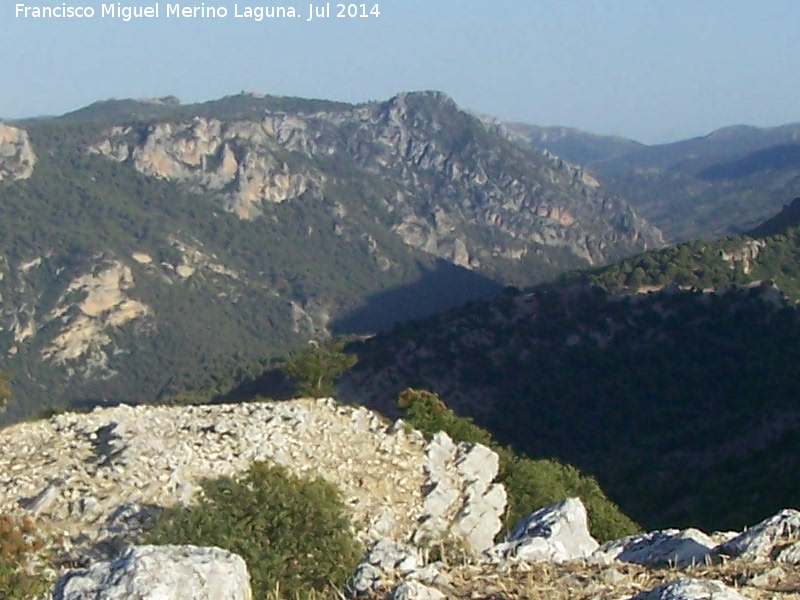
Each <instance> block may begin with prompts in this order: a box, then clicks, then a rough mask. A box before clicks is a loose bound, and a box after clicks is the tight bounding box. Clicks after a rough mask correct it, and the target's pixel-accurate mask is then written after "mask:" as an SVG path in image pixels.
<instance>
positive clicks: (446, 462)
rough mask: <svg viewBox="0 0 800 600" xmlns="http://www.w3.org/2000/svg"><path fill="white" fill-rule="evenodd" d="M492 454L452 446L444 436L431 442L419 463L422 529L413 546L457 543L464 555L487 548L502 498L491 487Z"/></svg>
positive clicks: (499, 491) (496, 462)
mask: <svg viewBox="0 0 800 600" xmlns="http://www.w3.org/2000/svg"><path fill="white" fill-rule="evenodd" d="M498 465H499V458H498V456H497V453H496V452H494V451H493V450H491V449H490V448H487V447H486V446H484V445H482V444H467V443H460V444H458V445H456V444H454V443H453V440H452V439H450V436H448V435H447V434H446V433H444V432H439V433H437V434H436V435H434V436H433V439H432V440H431V442H430V444H428V448H427V452H426V460H425V465H424V468H425V472H426V474H427V478H426V481H425V487H424V490H423V494H424V500H423V507H422V518H421V522H422V526H421V527H420V529H419V530H418V531H417V532H416V534H415V536H414V541H415V542H417V543H423V542H426V541H427V542H430V541H436V540H439V539H442V538H444V537H447V535H448V534H449V535H450V536H451V537H454V538H457V539H460V540H462V541H463V542H464V545H465V546H466V548H467V549H468V550H471V551H474V552H482V551H484V550H486V549H488V548H490V547H491V546H492V544H493V543H494V538H495V536H496V535H497V534H498V532H499V531H500V530H501V529H502V526H503V523H502V520H501V518H502V516H503V512H504V510H505V506H506V492H505V488H503V486H502V485H500V484H493V483H492V482H493V481H494V478H495V477H496V476H497V470H498Z"/></svg>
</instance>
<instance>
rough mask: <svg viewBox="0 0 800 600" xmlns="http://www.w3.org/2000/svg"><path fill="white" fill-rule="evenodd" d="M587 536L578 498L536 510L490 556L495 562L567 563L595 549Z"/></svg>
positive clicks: (583, 508) (584, 512)
mask: <svg viewBox="0 0 800 600" xmlns="http://www.w3.org/2000/svg"><path fill="white" fill-rule="evenodd" d="M597 546H598V544H597V541H595V539H594V538H593V537H592V536H591V535H590V534H589V527H588V524H587V517H586V508H585V507H584V506H583V502H581V501H580V499H579V498H568V499H566V500H564V501H563V502H559V503H557V504H552V505H550V506H546V507H544V508H541V509H539V510H537V511H536V512H534V513H532V514H530V515H528V516H527V517H525V518H524V519H523V520H522V521H520V522H519V523H518V524H517V525H516V526H515V527H514V529H513V530H512V531H511V534H510V535H509V536H508V540H506V541H505V542H502V543H500V544H497V545H496V546H495V547H494V548H492V549H491V551H490V552H489V556H490V558H492V559H493V560H495V561H498V562H500V561H504V560H511V561H519V562H540V561H550V562H555V563H561V562H566V561H569V560H575V559H580V558H587V557H588V556H589V555H591V554H592V552H594V551H595V550H596V549H597Z"/></svg>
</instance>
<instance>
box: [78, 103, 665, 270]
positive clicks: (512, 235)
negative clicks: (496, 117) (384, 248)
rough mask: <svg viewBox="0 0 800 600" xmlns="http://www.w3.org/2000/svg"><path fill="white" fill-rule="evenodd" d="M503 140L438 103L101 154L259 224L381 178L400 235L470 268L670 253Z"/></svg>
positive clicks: (126, 142)
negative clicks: (555, 251)
mask: <svg viewBox="0 0 800 600" xmlns="http://www.w3.org/2000/svg"><path fill="white" fill-rule="evenodd" d="M492 138H493V135H492V133H491V132H490V131H489V129H488V128H486V129H485V128H484V127H483V126H482V125H481V124H480V122H479V121H478V120H477V119H474V118H473V117H471V116H469V115H468V114H466V113H464V112H461V111H460V110H459V109H458V108H457V106H456V105H455V103H454V102H453V101H452V100H451V99H449V98H448V97H446V96H444V95H443V94H436V93H427V94H400V95H398V96H396V97H395V98H392V99H391V100H389V101H388V102H384V103H373V104H366V105H363V106H358V107H352V108H351V109H349V110H341V109H337V110H334V111H319V112H314V113H311V114H305V113H298V114H287V113H267V114H266V115H265V116H264V117H263V119H261V120H257V121H255V120H248V121H233V122H231V121H228V122H223V121H220V120H217V119H213V118H212V119H205V118H200V117H197V118H195V119H193V120H191V121H188V122H180V123H157V124H153V125H150V126H148V127H147V128H146V130H144V131H142V130H137V129H134V128H131V127H127V128H122V127H115V128H112V129H110V130H108V131H107V132H106V136H105V139H103V140H102V141H101V142H99V143H96V144H95V145H93V146H92V147H91V148H90V151H91V152H97V153H100V154H102V155H104V156H107V157H109V158H111V159H113V160H117V161H121V162H123V161H127V160H130V161H132V163H133V165H134V166H135V168H136V169H137V170H139V171H140V172H142V173H144V174H147V175H150V176H154V177H160V178H164V179H167V180H170V181H179V182H184V183H187V184H189V185H192V186H194V187H196V188H200V189H204V190H207V191H211V192H213V193H215V194H217V195H218V196H219V198H220V201H221V203H222V205H223V206H224V208H225V209H226V210H229V211H232V212H234V213H235V214H237V215H238V216H239V217H241V218H243V219H252V218H256V217H257V216H259V215H261V214H262V203H264V202H267V203H279V202H284V201H287V200H292V199H298V198H300V197H301V196H303V195H305V194H309V195H310V196H312V197H318V196H320V195H324V194H325V193H326V189H327V187H328V185H329V184H333V183H334V182H335V183H341V182H343V181H346V180H347V179H352V178H353V177H360V176H363V174H367V175H370V176H374V177H378V178H381V179H383V180H384V181H385V182H387V183H389V184H390V186H389V189H387V190H385V192H384V194H383V197H382V198H381V202H382V203H383V204H384V206H383V208H385V209H386V210H388V211H389V213H390V215H391V216H390V221H391V223H392V225H391V227H392V230H393V231H394V232H396V233H397V234H399V235H400V236H401V237H402V238H403V240H404V241H405V242H406V243H407V244H408V245H410V246H414V247H416V248H419V249H421V250H424V251H426V252H429V253H431V254H434V255H436V256H439V257H441V258H445V259H447V260H449V261H451V262H453V263H455V264H458V265H461V266H464V267H468V268H477V267H480V266H482V265H483V264H484V263H486V262H487V261H488V260H489V259H490V257H491V256H493V255H494V256H497V255H499V256H502V257H505V258H510V259H520V258H522V257H524V256H526V255H527V254H528V253H531V252H535V251H537V248H538V249H539V251H542V249H544V250H546V249H548V248H563V249H565V250H566V251H567V252H569V253H571V254H574V255H575V256H577V257H579V258H580V259H583V260H585V261H587V262H589V263H590V264H593V263H598V262H606V261H607V260H608V259H609V258H611V257H614V256H618V255H619V254H620V253H624V252H626V249H627V251H629V250H630V249H633V248H646V247H653V246H657V245H659V244H661V243H663V240H662V239H661V237H660V233H659V232H658V231H657V230H655V229H654V228H652V227H650V226H648V225H647V224H646V223H645V222H644V221H642V220H641V219H639V218H638V217H636V215H635V214H634V213H633V212H632V211H631V210H630V208H629V207H628V206H627V205H626V204H625V202H624V201H623V200H622V199H621V198H618V197H614V196H613V195H610V194H608V193H607V192H606V191H605V190H603V189H602V188H601V186H600V184H599V183H598V182H597V181H596V180H595V179H593V178H592V177H591V176H590V175H589V174H588V173H586V172H584V171H583V170H582V169H580V168H577V167H573V166H571V165H569V164H567V163H565V162H563V161H561V160H560V159H557V158H555V157H552V156H549V157H541V156H538V155H537V154H536V153H528V154H527V155H526V154H525V153H524V152H522V151H521V149H519V148H515V147H514V146H513V144H508V143H506V142H505V141H504V140H503V139H502V138H501V137H500V136H496V137H494V139H492ZM332 161H339V162H341V161H347V162H348V163H349V165H348V166H349V167H350V168H355V170H356V172H355V173H353V172H350V173H347V171H342V169H341V164H338V163H337V162H332ZM344 216H345V215H342V217H344ZM345 223H346V220H343V222H342V224H341V225H342V226H346V225H345ZM475 228H477V231H471V230H473V229H475ZM476 234H477V235H476ZM481 234H482V235H481Z"/></svg>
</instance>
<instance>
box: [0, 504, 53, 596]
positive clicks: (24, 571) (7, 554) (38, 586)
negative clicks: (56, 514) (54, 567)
mask: <svg viewBox="0 0 800 600" xmlns="http://www.w3.org/2000/svg"><path fill="white" fill-rule="evenodd" d="M42 546H43V544H42V542H41V540H40V539H39V536H38V534H37V532H36V529H35V527H34V525H33V522H32V521H30V520H28V519H26V520H24V521H21V522H18V521H15V520H14V519H12V518H10V517H8V516H6V515H0V598H6V599H8V600H26V599H27V598H37V597H39V598H40V597H43V596H44V595H45V594H46V593H47V591H48V589H49V587H50V584H49V582H48V581H47V579H46V578H45V577H44V576H43V575H42V574H41V573H39V572H37V571H36V569H34V568H33V565H32V562H33V560H32V559H33V557H34V556H36V555H37V554H39V553H40V552H41V550H42Z"/></svg>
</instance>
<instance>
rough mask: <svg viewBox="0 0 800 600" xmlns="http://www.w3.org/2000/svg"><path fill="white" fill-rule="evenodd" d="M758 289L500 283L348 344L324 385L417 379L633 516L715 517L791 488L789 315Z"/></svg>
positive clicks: (383, 390)
mask: <svg viewBox="0 0 800 600" xmlns="http://www.w3.org/2000/svg"><path fill="white" fill-rule="evenodd" d="M768 296H769V294H768V293H767V294H766V297H765V292H763V291H762V290H761V289H759V288H755V289H752V290H733V291H730V292H727V293H723V294H701V293H699V292H691V291H686V292H677V291H675V292H662V293H660V294H650V295H644V296H639V297H633V298H631V297H627V298H613V297H609V296H607V295H606V294H605V293H604V292H602V291H594V292H590V291H584V292H581V291H576V290H572V291H570V290H564V289H558V288H553V289H538V290H536V291H532V292H528V293H520V294H514V295H506V296H504V297H503V298H501V299H498V300H496V301H493V302H489V303H484V302H480V303H475V304H472V305H470V306H469V307H467V308H465V309H462V310H458V311H454V312H451V313H448V314H446V315H443V316H441V317H438V318H436V319H434V320H428V321H421V322H417V323H411V324H406V325H403V326H401V327H397V328H396V329H395V330H394V331H393V332H392V333H390V334H388V335H382V336H378V337H376V338H374V339H372V340H369V341H366V342H364V343H362V344H360V345H358V346H356V347H355V349H356V350H357V352H358V354H359V356H360V358H361V362H360V364H359V365H358V367H357V368H356V370H355V371H354V372H353V373H351V374H350V375H349V376H348V378H347V379H346V380H345V381H344V382H343V383H342V384H341V388H340V389H341V393H343V394H344V395H345V397H348V396H349V397H350V398H352V399H355V400H359V401H364V400H365V399H366V398H370V400H369V401H368V402H369V403H372V404H376V405H378V406H382V401H383V399H385V398H387V397H391V395H392V393H393V392H394V391H395V390H396V389H402V388H403V387H405V386H406V385H414V386H419V387H424V388H427V389H431V390H433V391H435V392H437V393H439V394H440V395H442V397H444V398H448V399H449V401H450V404H451V405H452V406H453V407H454V408H455V409H456V411H457V412H460V413H461V414H471V415H473V416H474V417H475V419H476V421H477V422H478V423H479V424H481V425H482V426H485V427H487V428H489V429H490V430H491V431H493V432H494V434H495V435H496V436H497V437H498V438H499V439H500V440H501V441H503V442H505V443H511V444H513V445H514V447H515V448H517V449H518V450H521V451H523V452H525V453H527V454H528V455H529V456H531V457H534V458H556V459H558V460H561V461H565V462H569V463H571V464H574V465H576V466H577V467H578V468H580V469H581V470H582V471H584V472H587V473H590V474H592V475H593V476H595V477H596V478H597V479H598V481H599V482H600V484H601V486H602V487H603V489H604V490H606V492H607V493H608V494H609V497H611V498H612V500H614V501H615V502H617V503H618V504H619V505H620V507H621V509H622V510H623V511H624V512H625V513H626V514H629V515H631V517H633V518H634V519H636V520H638V521H639V522H641V523H642V524H643V525H644V526H645V527H650V528H652V527H666V526H688V525H696V526H701V527H704V528H708V529H719V528H723V529H724V528H729V527H733V526H734V525H735V524H736V523H739V522H748V521H752V520H753V518H754V517H755V516H757V515H759V514H767V513H769V512H770V511H775V510H778V509H779V508H781V507H783V506H791V505H795V504H797V502H798V500H800V485H798V483H797V479H796V478H794V477H793V476H792V472H793V471H794V470H795V469H796V468H797V466H798V459H800V455H799V454H798V449H800V444H799V443H798V442H800V406H798V401H797V398H798V397H800V378H798V376H797V368H796V365H797V364H798V361H800V342H798V340H800V315H798V312H797V310H796V309H795V308H789V307H786V306H785V305H776V304H774V303H773V302H772V301H771V300H769V299H768ZM384 408H385V407H384ZM743 467H744V468H743ZM777 481H779V482H780V485H776V483H775V482H777ZM744 499H747V500H746V501H744Z"/></svg>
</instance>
